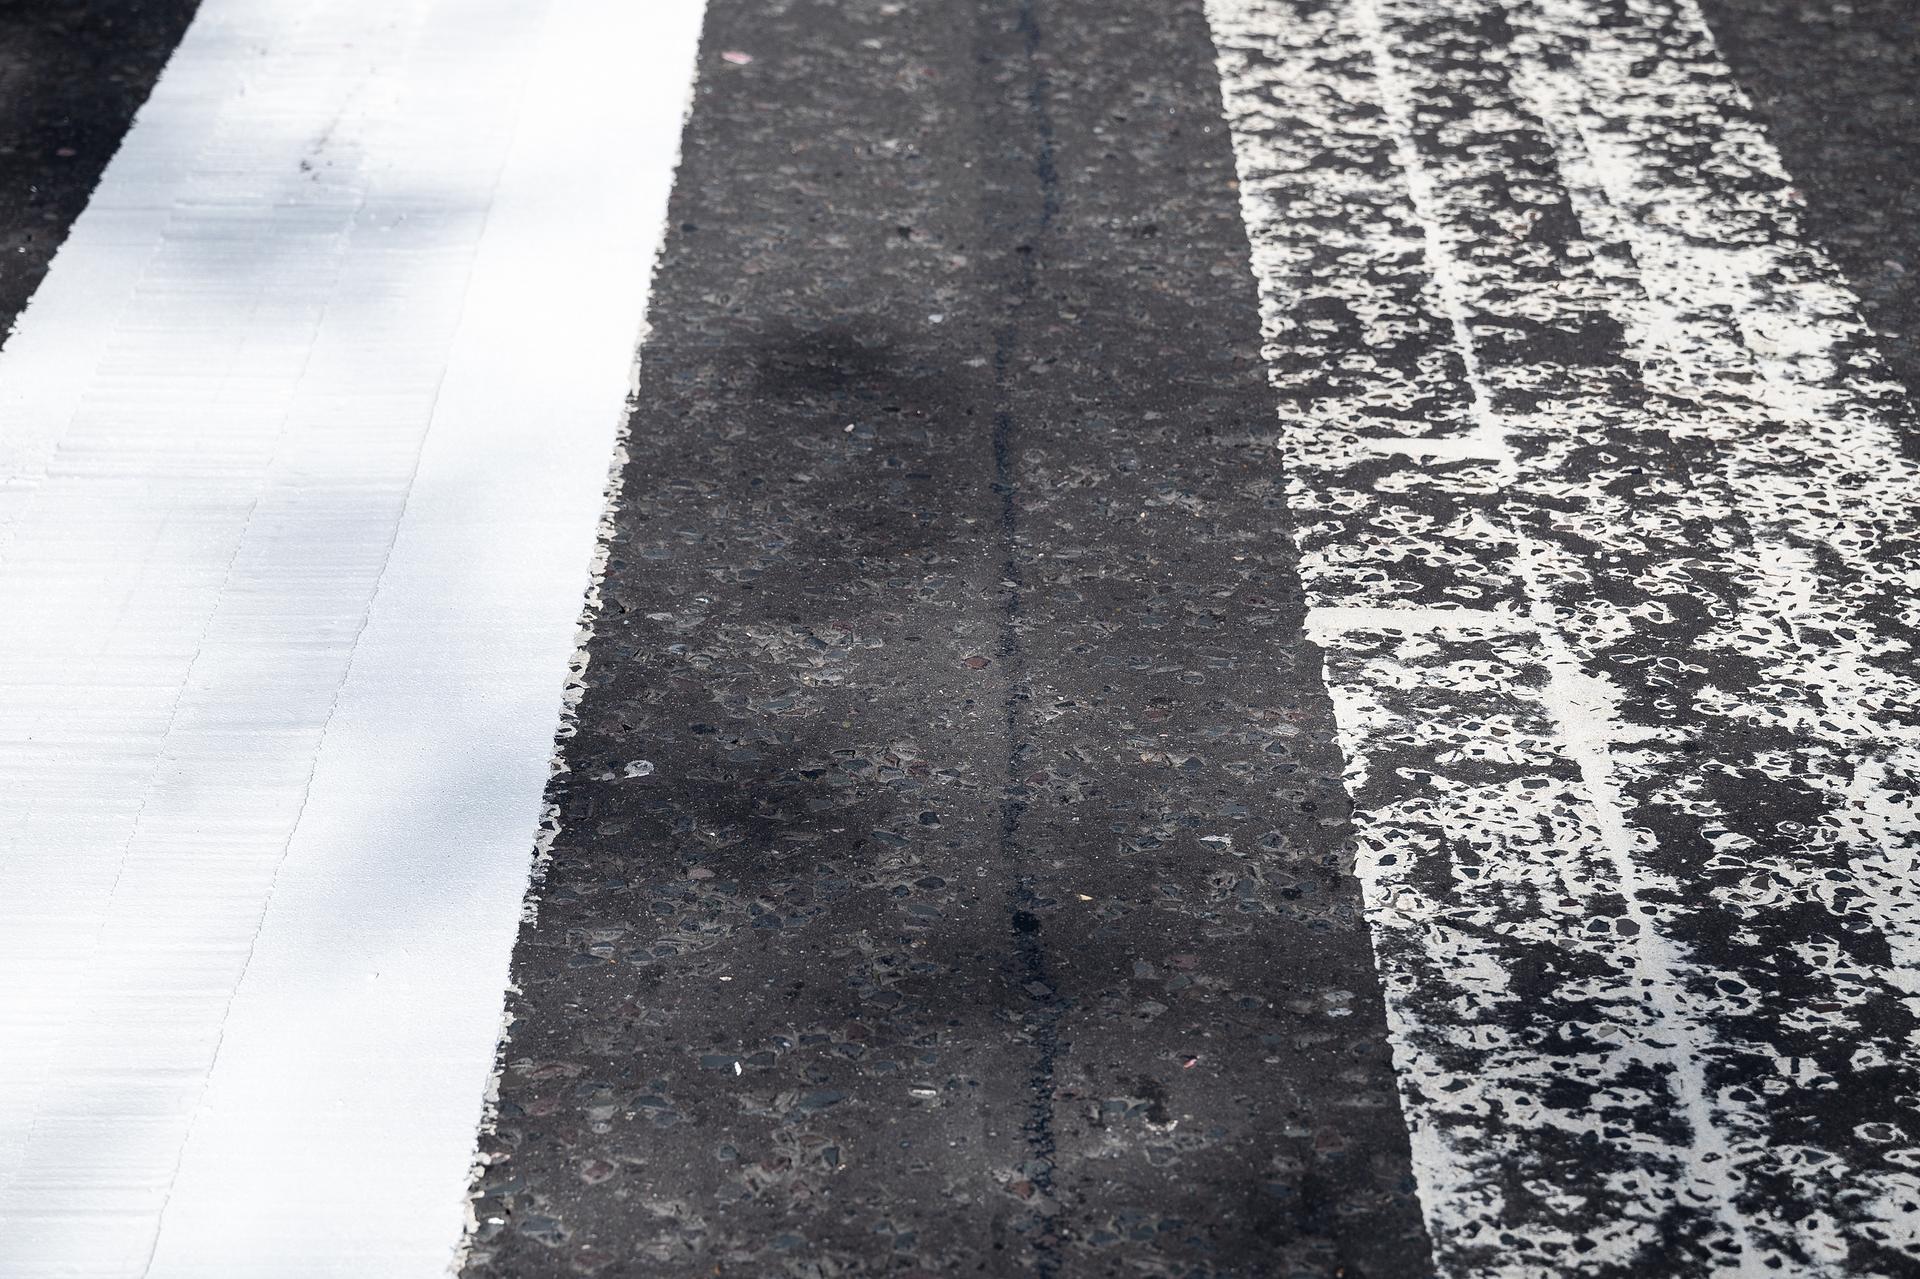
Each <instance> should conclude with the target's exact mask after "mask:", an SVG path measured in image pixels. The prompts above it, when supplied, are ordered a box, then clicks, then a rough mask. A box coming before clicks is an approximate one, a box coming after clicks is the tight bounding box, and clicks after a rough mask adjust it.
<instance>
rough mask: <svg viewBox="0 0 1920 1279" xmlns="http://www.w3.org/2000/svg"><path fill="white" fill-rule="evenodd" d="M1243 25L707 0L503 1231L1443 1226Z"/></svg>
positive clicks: (674, 1260) (574, 766)
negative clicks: (1296, 562)
mask: <svg viewBox="0 0 1920 1279" xmlns="http://www.w3.org/2000/svg"><path fill="white" fill-rule="evenodd" d="M740 55H746V57H747V58H750V59H751V60H750V61H743V60H742V59H741V57H740ZM1212 56H1213V55H1212V46H1211V44H1210V41H1209V37H1208V33H1207V28H1206V24H1205V20H1204V17H1203V14H1202V12H1201V10H1200V7H1199V5H1198V4H1197V3H1179V4H1173V5H1167V4H1147V3H1120V4H1115V3H1101V4H1091V3H1078V2H1066V3H1062V2H1056V0H1048V2H1045V3H1034V4H1030V5H1021V4H1017V3H997V2H989V3H983V4H968V5H939V4H924V3H923V4H912V5H908V4H897V3H882V2H879V0H869V2H863V3H855V4H831V5H829V4H788V3H780V2H775V0H720V2H719V3H717V4H715V5H714V6H713V7H712V8H711V10H710V12H709V16H708V20H707V29H706V43H705V47H704V49H703V52H702V78H701V83H700V86H699V89H698V94H697V98H696V101H695V104H694V107H693V112H692V116H691V119H690V122H689V124H688V130H687V134H686V143H685V155H684V159H683V163H682V168H681V171H680V175H679V180H678V185H677V191H676V195H675V199H674V204H673V209H672V230H671V233H670V236H669V239H668V242H667V247H666V250H665V255H664V258H663V261H662V264H661V267H660V271H659V275H658V277H657V279H656V283H655V293H654V297H653V301H652V313H653V317H654V321H653V325H654V327H653V331H652V333H651V335H650V337H649V338H648V340H647V342H646V344H645V347H644V349H643V355H642V362H641V369H642V373H641V390H640V393H639V396H638V401H637V402H638V408H637V409H636V411H635V412H634V414H633V417H632V421H631V433H632V434H631V440H630V442H629V446H628V447H629V452H630V456H631V461H630V462H629V463H628V465H627V467H626V470H625V473H624V475H623V477H622V482H623V485H624V497H623V499H622V500H621V502H620V503H619V506H618V515H617V521H616V527H615V529H614V531H613V534H612V539H611V559H610V563H609V567H608V571H607V575H606V581H605V584H604V587H603V590H602V595H603V599H604V604H603V607H602V609H601V611H600V615H599V618H598V621H597V624H596V634H595V637H594V639H593V641H592V644H591V646H590V649H589V652H590V656H591V662H590V665H589V668H588V672H587V675H586V684H587V691H586V693H585V697H584V700H583V702H582V704H581V705H580V707H579V713H578V725H577V732H576V733H575V735H574V736H572V737H571V739H570V740H568V741H567V742H566V744H565V747H564V752H563V756H564V760H565V763H566V766H567V769H568V772H567V773H566V775H565V776H564V778H563V779H562V780H561V781H560V783H559V784H558V786H557V789H556V794H555V798H556V802H557V804H558V805H559V809H560V821H561V826H560V832H559V836H558V840H557V843H556V844H555V846H554V848H553V852H552V860H551V865H550V867H549V868H548V869H547V870H546V872H545V877H544V883H543V886H542V887H541V888H540V889H539V890H538V891H537V893H536V898H537V900H538V903H539V906H538V914H537V920H536V922H534V923H532V924H530V925H529V926H528V927H527V928H526V930H525V931H524V932H523V934H522V938H521V943H520V947H519V950H518V954H517V957H516V963H515V984H516V986H517V988H518V991H519V993H518V995H516V996H513V997H511V998H510V1011H511V1015H512V1017H513V1019H514V1020H513V1025H512V1030H511V1033H510V1037H509V1042H508V1043H507V1045H506V1048H505V1051H504V1059H503V1060H504V1063H505V1072H504V1077H503V1079H502V1083H501V1098H500V1113H499V1123H498V1132H497V1134H496V1135H494V1136H493V1137H491V1138H488V1139H486V1140H485V1141H484V1142H483V1148H484V1149H485V1150H486V1151H487V1152H488V1155H489V1157H490V1158H491V1159H492V1164H491V1167H490V1169H489V1170H488V1172H487V1173H486V1174H485V1176H484V1178H483V1184H482V1196H481V1198H480V1200H479V1201H478V1205H477V1214H478V1217H479V1219H480V1222H481V1226H480V1230H479V1232H478V1236H477V1239H476V1241H475V1250H474V1252H473V1255H472V1258H471V1260H470V1263H469V1266H468V1273H469V1274H471V1275H476V1276H477V1275H534V1274H546V1273H555V1274H559V1273H569V1272H572V1271H576V1270H583V1269H584V1270H593V1269H600V1268H607V1269H609V1270H610V1272H615V1273H633V1274H640V1273H657V1274H695V1273H698V1274H709V1273H716V1274H726V1273H738V1274H765V1273H770V1272H773V1271H776V1270H777V1271H780V1272H783V1273H793V1274H805V1275H840V1274H853V1273H861V1274H869V1273H914V1272H921V1273H930V1272H938V1273H980V1274H999V1275H1004V1274H1035V1275H1053V1274H1067V1275H1096V1274H1122V1273H1126V1274H1142V1273H1144V1274H1181V1275H1247V1276H1251V1275H1292V1274H1317V1275H1325V1274H1347V1275H1354V1276H1359V1275H1369V1274H1379V1275H1395V1276H1417V1275H1420V1274H1423V1273H1426V1272H1427V1270H1428V1269H1429V1263H1428V1261H1427V1245H1426V1241H1425V1236H1424V1234H1423V1231H1422V1228H1421V1225H1420V1219H1419V1214H1418V1208H1417V1204H1416V1202H1415V1199H1414V1196H1413V1193H1412V1190H1413V1188H1412V1184H1411V1177H1410V1174H1409V1170H1408V1155H1407V1143H1406V1137H1405V1133H1404V1128H1403V1125H1402V1120H1401V1116H1400V1113H1399V1108H1398V1105H1397V1102H1396V1099H1395V1093H1394V1084H1393V1077H1392V1073H1391V1068H1390V1062H1389V1057H1388V1050H1387V1044H1386V1036H1385V1026H1384V1013H1383V1010H1382V1005H1381V999H1380V994H1379V990H1378V988H1377V984H1376V979H1375V976H1374V972H1373V965H1372V960H1371V955H1370V951H1369V947H1368V940H1367V935H1366V932H1365V929H1364V926H1363V923H1362V920H1361V917H1360V912H1359V898H1358V886H1357V884H1356V882H1355V880H1354V879H1353V877H1352V875H1351V873H1350V871H1349V867H1348V864H1347V860H1346V858H1347V852H1346V846H1345V840H1344V835H1345V830H1346V824H1347V803H1346V800H1345V799H1344V797H1343V795H1342V791H1341V788H1340V783H1339V775H1340V759H1339V756H1338V753H1337V751H1336V749H1335V748H1334V746H1333V744H1332V720H1331V711H1330V707H1329V703H1328V700H1327V695H1326V692H1325V689H1324V687H1323V685H1322V683H1321V681H1320V678H1319V674H1318V657H1317V654H1316V653H1315V652H1314V650H1312V649H1311V648H1309V647H1308V646H1306V645H1305V644H1304V643H1303V641H1302V638H1301V634H1300V626H1301V621H1302V608H1301V605H1300V602H1299V591H1298V586H1297V583H1296V581H1295V578H1294V575H1293V569H1292V565H1291V557H1292V548H1291V543H1290V540H1289V537H1288V525H1287V512H1286V509H1285V504H1284V500H1283V496H1282V493H1283V490H1282V484H1283V477H1282V474H1281V468H1280V466H1279V464H1278V459H1277V458H1276V456H1275V454H1274V451H1273V448H1272V443H1271V422H1272V417H1273V413H1274V401H1273V395H1272V392H1271V391H1270V390H1269V389H1268V387H1267V384H1266V379H1265V374H1264V371H1263V369H1262V366H1261V364H1260V361H1259V358H1258V350H1257V341H1258V333H1259V324H1258V317H1257V314H1256V311H1255V299H1254V290H1253V285H1252V280H1251V277H1250V275H1249V273H1248V269H1247V253H1248V250H1247V244H1246V239H1245V232H1244V230H1243V228H1242V226H1241V223H1240V220H1239V215H1238V211H1237V206H1236V204H1235V202H1234V199H1233V194H1232V193H1233V181H1234V171H1233V164H1232V157H1231V152H1230V147H1229V141H1228V138H1227V135H1226V132H1225V128H1224V126H1223V124H1222V122H1221V116H1220V103H1219V90H1218V87H1217V82H1216V79H1215V76H1214V72H1213V64H1212ZM640 760H645V761H647V762H648V763H650V764H651V765H652V766H653V767H652V771H651V772H650V773H649V772H647V771H646V770H645V769H643V768H633V767H630V765H632V764H633V763H634V762H635V761H640ZM632 773H638V774H641V775H640V776H630V775H629V774H632Z"/></svg>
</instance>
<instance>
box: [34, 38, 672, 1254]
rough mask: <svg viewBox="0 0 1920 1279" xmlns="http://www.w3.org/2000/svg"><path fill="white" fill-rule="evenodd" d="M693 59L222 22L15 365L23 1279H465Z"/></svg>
mask: <svg viewBox="0 0 1920 1279" xmlns="http://www.w3.org/2000/svg"><path fill="white" fill-rule="evenodd" d="M698 25H699V6H698V4H697V3H677V4H672V5H659V6H628V5H621V4H617V3H611V2H609V0H550V2H547V0H515V2H514V3H509V4H500V5H491V6H475V5H472V4H465V3H457V2H454V0H408V2H406V3H399V4H394V3H388V2H387V0H380V2H377V3H376V2H374V0H356V2H353V3H343V4H337V5H330V6H312V5H305V4H295V3H273V4H259V3H240V2H238V0H208V2H207V3H206V5H205V6H204V7H203V9H202V11H201V13H200V15H199V16H198V17H197V18H196V20H195V23H194V25H193V27H192V28H191V29H190V31H189V33H188V35H187V36H186V38H185V40H184V41H183V43H182V45H181V48H180V50H179V51H178V53H177V55H176V58H175V60H174V62H173V64H172V65H171V67H170V69H169V71H168V72H167V73H166V75H165V76H164V77H163V80H162V82H161V84H160V86H159V87H158V89H157V90H156V93H155V96H154V98H153V100H152V101H151V102H150V104H149V106H148V108H147V109H146V110H145V111H144V112H143V113H142V114H141V116H140V117H139V119H138V121H137V122H136V124H135V126H134V128H133V129H132V131H131V132H130V133H129V135H128V138H127V140H126V143H125V145H124V147H123V149H122V151H121V153H120V154H119V156H118V157H116V159H115V160H114V162H113V163H112V165H111V166H110V167H109V170H108V172H107V175H106V177H105V179H104V180H103V183H102V186H101V188H100V192H99V194H98V196H97V198H96V200H95V201H94V203H93V204H92V205H91V206H90V207H89V209H88V211H87V213H86V214H84V215H83V216H82V217H81V219H80V220H79V221H78V222H77V223H76V226H75V229H74V232H73V235H72V237H71V239H70V240H69V241H68V244H67V246H66V247H65V248H64V249H63V251H62V252H61V253H60V255H59V256H58V257H57V259H56V260H55V263H54V266H53V268H52V270H51V272H50V273H49V276H48V279H47V281H46V283H45V285H44V287H43V289H42V291H41V293H40V294H39V295H38V296H37V297H36V300H35V302H34V303H33V304H32V306H31V307H30V308H29V310H28V312H27V314H26V316H25V317H24V319H23V321H22V323H21V326H20V330H19V332H18V334H17V335H16V336H15V338H14V339H13V340H12V341H11V342H10V343H9V344H8V346H7V347H6V349H5V351H4V353H0V402H3V403H4V406H5V409H6V412H7V420H8V423H9V430H8V432H7V434H6V437H5V438H6V443H5V445H4V446H3V447H4V453H0V476H4V479H5V488H4V493H3V495H4V505H3V506H0V518H4V525H3V526H0V527H3V528H4V533H3V534H0V536H4V539H5V540H4V543H0V556H3V557H4V558H3V559H0V599H4V600H5V603H6V608H7V612H8V614H9V619H10V623H9V626H8V627H7V628H6V631H5V633H4V635H0V669H3V670H4V672H5V676H4V678H5V681H6V683H5V687H4V690H0V717H3V718H0V777H3V778H4V785H3V786H0V796H4V798H3V799H0V805H3V807H0V823H4V825H0V838H4V840H5V848H6V856H5V858H4V860H3V861H0V974H4V981H0V1077H3V1078H5V1079H6V1080H7V1081H8V1084H9V1087H8V1088H7V1090H6V1091H5V1093H4V1095H0V1234H4V1237H5V1239H6V1241H7V1242H6V1256H7V1264H8V1265H9V1266H10V1267H18V1268H19V1269H18V1270H17V1271H16V1272H17V1273H29V1274H32V1273H51V1272H56V1271H57V1272H59V1273H70V1274H87V1275H137V1274H151V1275H169V1274H172V1275H203V1274H209V1273H273V1274H276V1275H320V1274H340V1275H355V1276H366V1275H386V1274H426V1273H438V1272H440V1271H441V1270H443V1269H444V1268H445V1266H446V1264H447V1262H448V1260H449V1259H450V1257H451V1253H452V1249H453V1247H454V1245H455V1243H456V1241H457V1240H458V1238H459V1235H460V1231H461V1223H462V1213H463V1206H462V1205H463V1199H464V1193H463V1192H464V1187H465V1182H466V1176H467V1170H468V1164H469V1161H470V1159H471V1156H472V1150H473V1140H474V1125H475V1122H476V1120H477V1118H478V1116H479V1113H480V1106H481V1099H482V1094H483V1091H484V1088H485V1085H486V1080H487V1076H488V1071H489V1069H490V1066H491V1062H492V1056H493V1050H494V1044H495V1039H496V1036H497V1032H498V1026H499V1017H500V999H501V991H502V987H503V985H504V981H505V974H506V963H507V956H508V952H509V948H510V946H511V943H512V938H513V934H514V930H515V928H516V926H517V924H518V922H519V916H520V899H521V895H522V893H523V891H524V888H525V882H526V873H527V859H528V853H529V848H530V846H531V843H532V838H533V833H534V828H535V825H536V822H537V819H538V815H539V811H540V800H541V792H542V788H543V785H544V782H545V779H546V774H547V768H548V761H549V756H550V753H551V748H552V739H553V731H554V726H555V722H556V715H557V713H558V710H559V704H560V695H561V687H562V683H563V680H564V678H565V674H566V669H567V663H568V660H569V655H570V653H571V651H572V649H573V645H574V631H575V625H576V619H577V617H578V612H579V607H580V598H581V590H582V587H583V586H584V585H585V583H586V580H587V568H588V560H589V556H590V552H591V548H592V544H593V536H594V529H595V524H596V520H597V519H598V517H599V515H600V511H601V506H602V490H603V485H604V481H605V476H606V467H607V464H608V461H609V458H610V456H611V453H612V448H613V443H614V433H615V431H616V428H617V425H618V420H619V416H620V409H621V404H622V401H623V398H624V397H625V395H626V394H627V392H628V390H629V375H630V365H631V362H632V358H633V356H632V352H633V348H634V344H635V342H636V340H637V336H638V333H639V330H640V326H641V321H642V316H643V311H644V302H645V294H646V282H647V275H648V272H649V269H650V265H651V259H652V254H653V251H654V247H655V245H656V244H657V238H658V227H659V224H660V222H661V219H662V217H663V213H664V207H665V199H666V193H667V188H668V185H669V182H670V177H671V170H672V163H673V157H674V153H675V147H676V145H677V136H678V129H679V122H680V110H681V104H682V101H683V99H684V96H685V93H686V84H687V76H688V74H689V71H690V68H691V64H692V48H693V42H694V40H695V37H696V34H697V30H698ZM610 156H617V157H618V158H617V160H616V161H614V162H611V163H610V162H609V159H608V157H610ZM343 1223H351V1224H350V1228H345V1229H343Z"/></svg>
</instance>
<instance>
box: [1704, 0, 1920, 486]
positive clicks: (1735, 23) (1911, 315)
mask: <svg viewBox="0 0 1920 1279" xmlns="http://www.w3.org/2000/svg"><path fill="white" fill-rule="evenodd" d="M1701 8H1702V10H1704V12H1705V14H1706V17H1707V21H1708V23H1709V25H1711V26H1712V28H1713V34H1714V39H1715V40H1716V41H1717V42H1718V43H1719V45H1720V52H1721V55H1722V56H1723V57H1724V58H1725V59H1726V61H1727V65H1728V66H1729V67H1730V68H1731V69H1732V71H1733V73H1734V78H1735V79H1736V80H1738V81H1739V82H1740V86H1741V87H1742V88H1743V89H1745V90H1746V91H1747V95H1748V97H1750V98H1751V99H1752V100H1753V103H1754V106H1755V108H1756V109H1757V111H1758V112H1759V116H1760V119H1761V120H1762V121H1763V122H1764V123H1765V125H1766V128H1767V133H1768V136H1770V137H1771V138H1772V140H1773V144H1774V145H1775V146H1776V147H1778V148H1779V150H1780V155H1781V158H1782V159H1784V160H1785V161H1786V165H1787V171H1788V172H1789V173H1791V174H1792V175H1793V176H1794V178H1795V179H1796V180H1797V181H1798V183H1799V189H1800V192H1801V194H1802V195H1803V196H1804V197H1805V198H1806V201H1807V211H1806V225H1807V230H1808V231H1809V232H1810V233H1811V234H1812V236H1813V238H1814V240H1815V241H1816V242H1818V243H1819V245H1820V247H1822V248H1823V249H1825V250H1826V251H1827V253H1828V254H1829V255H1830V256H1831V257H1832V258H1833V259H1834V260H1835V261H1836V262H1837V263H1838V264H1839V265H1840V268H1841V269H1842V270H1844V271H1845V272H1846V273H1847V278H1848V279H1849V280H1851V281H1852V283H1853V287H1854V289H1855V290H1856V292H1858V294H1859V296H1860V302H1861V310H1862V311H1863V312H1864V314H1865V316H1866V319H1867V322H1868V323H1869V324H1871V325H1873V327H1874V329H1875V330H1876V331H1877V332H1878V333H1879V335H1880V340H1881V352H1882V354H1883V355H1885V357H1886V360H1887V363H1888V365H1889V366H1890V367H1891V369H1892V371H1893V372H1894V374H1895V375H1896V376H1898V377H1899V378H1900V379H1901V380H1903V381H1904V382H1905V383H1906V384H1907V388H1908V390H1909V391H1911V392H1913V393H1915V394H1916V395H1920V7H1916V6H1915V5H1914V4H1913V3H1912V0H1702V4H1701ZM1912 444H1913V446H1914V447H1916V448H1920V441H1913V442H1912Z"/></svg>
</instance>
